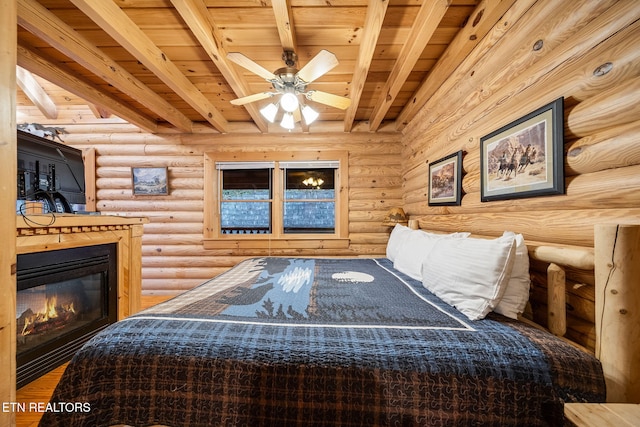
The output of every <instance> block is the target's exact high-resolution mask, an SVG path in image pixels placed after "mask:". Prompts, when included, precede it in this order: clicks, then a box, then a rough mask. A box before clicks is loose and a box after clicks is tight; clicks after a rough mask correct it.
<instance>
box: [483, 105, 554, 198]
mask: <svg viewBox="0 0 640 427" xmlns="http://www.w3.org/2000/svg"><path fill="white" fill-rule="evenodd" d="M563 110H564V98H558V99H556V100H555V101H553V102H551V103H549V104H547V105H545V106H543V107H541V108H538V109H537V110H535V111H532V112H531V113H529V114H527V115H526V116H524V117H521V118H519V119H518V120H516V121H514V122H512V123H509V124H508V125H506V126H503V127H502V128H500V129H498V130H496V131H495V132H492V133H490V134H489V135H486V136H484V137H482V138H481V139H480V198H481V200H482V201H483V202H488V201H492V200H505V199H516V198H523V197H535V196H546V195H553V194H564V193H565V188H564V147H563V144H564V134H563V131H564V123H563V121H564V111H563Z"/></svg>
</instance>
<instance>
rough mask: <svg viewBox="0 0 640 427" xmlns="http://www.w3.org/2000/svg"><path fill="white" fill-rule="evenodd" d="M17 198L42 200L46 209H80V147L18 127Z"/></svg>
mask: <svg viewBox="0 0 640 427" xmlns="http://www.w3.org/2000/svg"><path fill="white" fill-rule="evenodd" d="M17 132H18V139H17V142H18V144H17V149H18V179H17V181H18V200H37V201H42V202H43V204H44V208H45V210H46V211H48V212H67V213H72V212H77V211H84V208H85V206H86V198H85V180H84V162H83V160H82V151H81V150H78V149H77V148H73V147H69V146H67V145H64V144H60V143H58V142H55V141H51V140H48V139H45V138H41V137H39V136H37V135H33V134H30V133H28V132H24V131H21V130H18V131H17Z"/></svg>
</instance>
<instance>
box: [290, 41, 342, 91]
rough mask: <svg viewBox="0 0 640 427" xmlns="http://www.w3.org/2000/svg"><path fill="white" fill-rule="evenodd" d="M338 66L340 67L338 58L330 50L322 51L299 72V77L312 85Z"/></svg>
mask: <svg viewBox="0 0 640 427" xmlns="http://www.w3.org/2000/svg"><path fill="white" fill-rule="evenodd" d="M336 65H338V58H336V56H335V55H334V54H333V53H331V52H329V51H328V50H325V49H322V50H321V51H320V52H318V54H317V55H316V56H314V57H313V58H311V61H309V62H307V64H306V65H305V66H304V67H302V69H301V70H300V71H298V77H300V78H301V79H302V80H304V81H305V82H307V83H310V82H312V81H314V80H315V79H317V78H318V77H320V76H322V75H323V74H324V73H326V72H327V71H329V70H331V69H332V68H333V67H335V66H336Z"/></svg>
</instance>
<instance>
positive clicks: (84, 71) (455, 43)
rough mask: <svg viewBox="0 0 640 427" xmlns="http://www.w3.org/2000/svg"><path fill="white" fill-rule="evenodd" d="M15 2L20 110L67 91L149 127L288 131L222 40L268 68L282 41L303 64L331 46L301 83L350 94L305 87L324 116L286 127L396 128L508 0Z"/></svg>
mask: <svg viewBox="0 0 640 427" xmlns="http://www.w3.org/2000/svg"><path fill="white" fill-rule="evenodd" d="M17 2H18V25H19V27H18V65H19V68H18V70H19V74H18V81H19V82H20V85H19V87H20V90H19V91H18V110H19V111H20V109H21V108H23V109H24V110H25V112H27V113H26V114H27V115H28V111H34V107H37V110H38V111H40V112H41V113H42V115H43V116H44V117H46V121H47V123H48V124H55V123H57V122H56V120H59V121H61V122H64V120H68V118H66V119H62V118H60V119H58V118H56V108H58V109H64V108H65V105H67V104H76V105H86V106H87V108H91V111H92V112H93V114H94V115H95V116H96V117H98V118H100V117H103V118H105V120H107V118H108V117H110V116H111V115H115V116H117V117H119V118H121V119H123V120H125V121H127V122H129V123H132V124H134V125H136V126H138V127H140V128H141V129H143V130H145V131H149V132H176V131H179V132H221V133H233V132H263V133H267V132H282V131H284V129H282V128H281V127H280V126H279V124H278V122H277V121H276V123H275V124H271V123H269V122H267V121H266V120H265V119H264V118H263V117H262V115H261V114H260V112H259V109H260V108H261V107H262V106H264V105H266V104H268V103H269V102H271V101H272V100H271V99H264V100H260V101H257V102H253V103H249V104H246V105H244V106H236V105H232V104H231V103H230V101H231V100H233V99H236V98H239V97H244V96H247V95H251V94H255V93H260V92H269V91H273V88H272V85H271V83H270V82H268V81H266V80H265V79H264V78H262V77H260V76H258V75H256V74H254V73H252V72H250V71H248V70H247V69H245V68H243V67H241V66H239V65H237V63H234V62H233V61H231V60H229V59H228V57H227V54H228V53H230V52H239V53H241V54H243V55H244V56H246V57H248V58H250V59H251V60H253V61H254V62H255V63H257V64H259V65H260V66H262V67H264V68H265V69H266V70H268V71H270V72H273V71H275V70H276V69H278V68H281V67H284V62H283V58H282V55H283V51H284V50H291V51H294V52H295V53H296V54H297V59H298V62H297V64H296V67H297V68H298V69H301V68H302V67H303V66H304V65H305V64H306V63H307V62H309V61H310V60H311V59H312V58H313V57H314V56H315V55H316V54H318V52H320V51H321V50H322V49H326V50H328V51H330V52H332V53H333V54H335V56H336V57H337V59H338V61H339V63H338V65H337V66H335V67H334V68H332V69H331V70H330V71H328V72H326V73H325V74H324V75H322V76H321V77H319V78H318V79H316V80H314V81H312V82H311V83H310V84H309V85H308V90H311V89H313V90H318V91H323V92H327V93H330V94H335V95H340V96H344V97H348V98H349V99H350V100H351V105H350V107H348V108H347V109H345V110H342V109H339V108H334V107H331V106H328V105H324V104H321V103H318V102H314V101H311V100H306V99H303V98H301V99H303V100H304V102H306V103H307V104H309V105H310V106H311V107H312V108H314V109H315V110H317V111H318V112H319V113H320V117H319V119H318V120H317V121H316V122H314V123H312V124H311V125H309V126H306V125H304V123H303V122H299V123H297V124H296V129H295V130H294V131H304V132H318V131H336V132H343V131H346V132H351V131H356V130H364V131H399V130H401V129H402V128H403V127H404V125H405V124H406V123H407V122H408V121H410V120H411V119H412V118H413V117H414V115H415V114H416V111H417V110H418V109H419V107H420V106H422V105H424V103H425V102H426V100H427V99H428V97H429V96H430V95H431V94H432V93H433V91H434V90H436V89H437V87H438V86H439V82H440V81H442V80H443V79H445V78H446V77H447V76H448V75H449V73H450V72H451V71H452V70H453V69H455V67H456V66H457V65H458V64H459V63H460V61H462V60H463V59H464V57H465V56H466V55H467V54H468V53H469V52H470V51H471V49H472V48H473V46H474V45H475V44H476V43H477V41H478V40H479V39H481V38H482V37H483V36H484V35H485V34H486V33H487V32H488V31H489V30H490V29H491V28H492V27H493V26H494V25H495V23H496V22H497V21H498V20H499V19H500V17H501V16H502V14H503V13H504V12H505V11H506V10H507V9H508V7H509V6H510V5H511V4H512V3H513V0H502V1H500V0H484V1H480V0H452V1H451V0H450V1H447V0H17ZM447 49H449V50H447ZM445 52H447V53H446V54H444V53H445ZM443 54H444V55H443ZM34 75H35V76H36V77H35V79H34V78H33V76H34ZM38 91H39V92H40V93H39V94H38ZM43 97H44V98H45V100H44V101H43V100H42V98H43ZM47 97H49V98H50V99H49V102H50V103H49V102H47V100H46V98H47ZM51 104H53V105H51ZM18 116H19V117H23V118H24V117H25V116H24V115H22V116H20V114H19V115H18ZM19 120H20V118H19ZM27 121H28V119H27Z"/></svg>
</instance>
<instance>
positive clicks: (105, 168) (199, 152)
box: [65, 125, 402, 294]
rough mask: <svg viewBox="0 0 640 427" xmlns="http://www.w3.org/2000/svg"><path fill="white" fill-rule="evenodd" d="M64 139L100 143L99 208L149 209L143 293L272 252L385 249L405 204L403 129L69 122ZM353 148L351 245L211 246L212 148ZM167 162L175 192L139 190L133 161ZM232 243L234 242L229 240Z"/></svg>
mask: <svg viewBox="0 0 640 427" xmlns="http://www.w3.org/2000/svg"><path fill="white" fill-rule="evenodd" d="M67 130H68V131H69V132H70V134H69V135H67V136H66V138H65V142H66V143H67V144H69V145H72V146H75V147H78V148H81V149H84V150H87V151H88V150H89V149H92V150H95V163H96V172H95V186H96V194H95V199H96V208H97V210H98V211H100V212H102V213H103V214H114V215H129V216H144V217H148V218H149V220H150V223H149V224H145V226H144V236H143V239H142V241H143V250H142V251H143V259H142V279H143V281H142V289H143V293H144V294H154V293H155V294H159V293H169V294H171V293H177V292H181V291H184V290H186V289H189V288H191V287H193V286H195V285H197V284H199V283H201V282H203V281H204V280H206V279H208V278H211V277H212V276H214V275H217V274H219V273H221V272H223V271H225V270H227V269H228V268H230V267H231V266H233V265H235V264H236V263H238V262H239V261H240V260H242V259H244V258H247V257H252V256H265V255H268V254H271V255H292V256H299V255H309V256H313V255H319V256H322V255H345V256H353V255H360V254H365V255H381V254H384V253H385V247H386V241H387V238H388V233H389V228H388V227H385V226H383V225H382V220H383V218H384V216H385V214H386V213H387V211H388V210H389V209H390V208H391V207H395V206H400V205H401V204H402V192H401V183H402V180H401V166H400V153H401V149H402V146H401V141H400V138H401V134H400V133H397V132H395V133H389V134H383V133H380V134H370V133H352V134H270V135H237V134H235V135H212V134H201V135H188V134H180V135H166V134H164V135H163V134H156V135H150V134H143V133H136V132H131V128H129V127H128V126H124V125H123V126H120V127H118V126H116V125H114V126H113V127H111V128H110V129H109V130H110V132H108V133H102V134H99V133H93V134H89V133H87V134H80V133H76V132H74V130H73V127H72V126H68V127H67ZM292 149H293V150H314V151H317V150H328V149H330V150H348V152H349V190H348V191H349V238H350V245H349V247H348V248H347V249H342V250H335V249H320V250H314V249H304V248H302V247H296V246H295V242H294V241H291V245H290V246H289V248H287V249H273V248H271V249H270V250H268V249H232V248H233V245H231V244H230V247H229V248H228V249H208V250H207V249H204V248H203V207H204V205H203V203H204V201H203V198H204V193H203V187H204V153H205V152H206V151H261V150H266V151H271V150H273V151H280V152H286V151H290V150H292ZM135 166H142V167H145V166H151V167H154V166H167V167H168V171H169V195H167V196H139V195H137V196H134V195H133V194H132V188H131V168H132V167H135ZM230 243H232V242H230Z"/></svg>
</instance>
